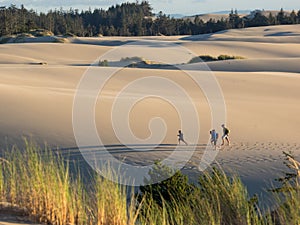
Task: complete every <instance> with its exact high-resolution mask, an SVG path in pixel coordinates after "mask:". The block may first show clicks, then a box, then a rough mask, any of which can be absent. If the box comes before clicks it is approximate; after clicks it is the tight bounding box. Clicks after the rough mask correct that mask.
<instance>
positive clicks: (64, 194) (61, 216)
mask: <svg viewBox="0 0 300 225" xmlns="http://www.w3.org/2000/svg"><path fill="white" fill-rule="evenodd" d="M289 162H290V164H289V165H290V168H291V169H293V170H294V171H295V173H294V174H295V177H294V178H295V179H296V180H295V179H294V180H293V182H291V183H290V184H288V185H289V186H288V187H289V188H287V189H285V190H286V191H285V192H284V193H275V196H276V197H277V199H278V200H277V204H278V207H277V208H276V210H274V211H273V212H269V213H264V214H262V213H260V209H259V207H258V206H257V205H256V202H255V201H254V200H251V199H250V198H249V195H248V193H247V190H246V188H245V186H244V185H243V184H242V182H241V181H240V179H239V177H238V176H236V175H230V176H228V175H226V174H225V173H224V172H222V170H221V169H212V170H211V171H207V172H204V173H203V174H202V175H201V176H200V177H199V181H198V184H190V183H189V182H188V179H187V177H185V176H184V175H182V174H181V173H180V172H179V171H178V172H176V173H175V175H174V176H172V177H170V178H169V179H167V180H165V181H163V182H161V183H159V184H152V185H148V186H146V187H143V188H140V192H139V194H138V195H135V194H134V193H133V191H132V190H130V189H129V188H128V187H126V186H122V185H120V184H117V183H114V182H112V181H110V180H108V179H104V178H103V177H101V176H100V175H92V176H91V179H90V183H89V184H87V183H83V181H82V180H83V179H82V177H81V175H80V173H79V172H78V173H77V174H75V175H74V174H73V171H70V169H69V164H68V160H65V159H64V158H63V157H61V156H60V155H58V154H55V153H53V151H52V150H51V149H49V148H47V147H45V148H39V147H38V146H37V145H35V144H34V143H33V142H32V141H25V148H24V149H21V150H20V149H18V148H13V149H12V150H11V151H5V152H4V153H3V158H2V159H1V160H0V198H1V201H6V202H9V203H12V204H13V205H17V206H18V207H21V208H25V209H26V211H27V213H28V215H30V217H31V219H32V220H33V221H35V222H45V223H48V224H58V225H67V224H78V225H81V224H82V225H110V224H112V225H114V224H115V225H125V224H126V225H133V224H147V225H148V224H153V225H156V224H162V225H181V224H182V225H185V224H204V225H206V224H209V225H227V224H230V225H275V224H276V225H284V224H300V188H299V179H300V176H299V175H300V170H299V168H300V164H299V162H297V161H296V160H295V159H294V158H292V157H291V158H290V159H289ZM158 169H161V171H155V173H160V172H161V173H162V174H165V173H166V172H167V173H168V172H170V171H169V169H168V168H164V167H160V168H159V167H158ZM104 172H105V175H106V177H107V176H108V177H111V178H114V176H116V175H117V173H116V171H112V170H110V169H109V168H107V169H106V170H105V171H104ZM102 173H103V171H102ZM155 173H153V171H152V175H154V176H156V175H157V174H155ZM85 180H86V179H85ZM295 181H297V182H295ZM267 212H268V211H267Z"/></svg>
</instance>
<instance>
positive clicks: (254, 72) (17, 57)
mask: <svg viewBox="0 0 300 225" xmlns="http://www.w3.org/2000/svg"><path fill="white" fill-rule="evenodd" d="M299 27H300V26H299V25H291V26H277V27H260V28H249V29H241V30H230V31H226V32H221V33H217V34H213V35H202V36H193V37H187V36H185V37H139V38H127V37H126V38H125V37H123V38H119V37H115V38H108V37H103V38H89V39H85V38H78V39H70V43H64V44H58V43H24V44H5V45H0V105H1V107H0V146H1V148H7V146H10V145H12V144H21V143H22V135H29V136H32V137H33V138H34V139H35V140H37V141H38V142H39V143H44V142H47V143H48V144H49V145H50V146H52V147H59V148H65V149H69V148H72V147H75V149H76V141H75V138H74V134H73V127H72V107H73V100H74V96H75V93H76V87H77V85H78V83H79V81H80V79H81V77H82V75H83V74H84V73H85V72H86V70H87V69H88V68H89V65H90V64H91V63H93V62H94V60H96V59H97V58H98V57H99V56H101V55H102V54H104V53H105V52H107V51H109V50H111V49H113V48H114V47H117V46H119V45H121V44H124V43H128V42H132V41H135V40H164V41H169V42H174V43H178V44H180V45H182V46H184V47H186V48H188V49H190V50H191V51H193V52H195V54H196V55H212V56H218V55H221V54H228V55H236V56H243V57H245V58H246V59H243V60H229V61H218V62H210V63H207V64H208V66H209V67H210V68H211V70H212V71H213V73H214V74H215V75H216V78H217V80H218V82H219V84H220V87H221V89H222V91H223V94H224V98H225V102H226V107H227V125H228V127H229V128H230V130H231V133H230V136H231V139H232V141H233V144H232V146H230V147H226V148H225V149H223V150H222V151H220V153H219V155H218V157H217V162H219V163H220V164H221V166H223V167H224V168H225V169H226V170H234V171H237V172H238V173H239V174H240V175H241V177H242V179H243V180H244V181H245V183H246V184H247V186H248V187H249V188H250V193H254V192H257V191H259V190H261V189H262V188H264V187H265V183H266V182H269V181H270V180H273V178H275V177H277V176H278V175H280V171H281V170H282V169H284V168H283V164H282V154H281V152H282V151H294V154H295V155H296V156H299V151H300V149H299V146H300V140H299V133H300V132H299V124H300V117H299V113H300V66H299V59H300V41H299V40H300V39H299V35H300V33H299ZM141 57H142V56H141ZM183 63H184V62H183ZM196 68H197V67H196ZM94 69H95V71H96V72H97V73H99V76H101V73H103V72H104V71H105V70H108V69H109V68H103V67H97V68H96V67H95V68H94ZM190 69H193V68H190ZM149 76H161V77H164V78H169V79H172V80H174V82H177V83H178V84H180V85H181V86H183V87H185V88H186V89H187V90H188V93H189V94H190V95H191V96H192V98H193V100H194V102H195V104H196V108H197V110H198V112H199V115H200V123H201V129H200V140H199V143H191V144H197V145H199V146H198V147H197V150H196V155H195V156H194V157H195V158H192V159H191V161H190V163H189V164H188V165H187V166H186V169H185V171H186V172H187V173H188V174H193V173H194V172H195V171H196V169H195V168H196V167H195V165H196V164H197V160H199V158H200V157H201V154H202V153H203V151H204V147H205V146H206V144H207V142H208V131H209V130H210V129H211V124H210V119H211V118H210V117H211V116H210V111H209V105H208V103H207V101H206V98H205V96H204V95H203V93H200V92H199V89H198V88H197V87H196V86H195V84H193V83H192V82H191V81H190V80H188V79H186V76H184V73H183V72H182V71H176V70H158V69H155V70H154V69H153V70H152V69H138V68H126V69H122V70H121V71H119V72H118V73H117V74H116V75H115V76H114V78H113V79H112V80H110V82H109V83H108V84H107V86H106V87H105V88H104V90H103V92H102V93H101V97H102V98H101V100H98V101H97V103H96V107H95V110H96V117H95V121H96V124H97V129H98V132H99V135H100V136H101V138H102V139H103V141H104V143H105V144H112V145H115V144H118V140H117V138H116V137H115V134H114V130H113V129H112V125H111V119H110V118H111V117H110V116H111V107H112V105H113V100H114V99H115V97H116V96H117V94H118V92H119V91H120V90H121V89H122V88H124V87H125V86H126V85H127V84H128V83H130V82H131V81H133V80H135V79H137V78H141V77H149ZM152 89H153V90H154V89H155V86H149V85H141V86H139V87H138V88H136V89H134V90H132V91H131V92H130V96H135V95H137V94H139V93H148V92H147V91H151V90H152ZM161 94H164V95H170V96H172V93H169V92H168V90H163V91H162V92H161ZM86 99H87V100H89V96H88V95H87V97H86ZM182 101H183V99H180V98H179V99H178V100H177V103H180V104H182V105H183V106H184V104H186V103H184V102H182ZM123 117H124V115H123V114H121V113H120V118H123ZM153 117H163V118H164V119H165V123H166V124H167V125H168V130H167V132H166V137H165V138H164V140H163V143H164V144H167V145H170V146H171V147H166V146H165V147H161V148H160V149H159V150H158V151H153V152H151V151H148V152H138V153H136V152H128V151H125V150H126V148H125V149H124V148H123V149H121V150H119V152H115V155H116V157H117V156H118V155H119V156H118V157H123V156H125V157H127V159H128V160H131V163H151V160H154V159H157V158H160V159H161V157H162V156H164V154H168V151H169V150H170V148H171V149H172V144H176V142H177V138H176V133H177V130H178V129H179V128H180V120H179V118H178V115H177V113H176V110H174V108H173V107H172V106H171V105H170V104H168V103H166V102H164V101H161V100H159V99H155V98H150V99H147V100H145V101H144V102H139V104H137V105H136V106H135V108H134V109H133V110H132V115H131V116H130V119H129V120H130V126H131V129H132V130H133V131H134V133H135V134H136V135H137V136H138V137H139V138H146V137H148V136H149V135H150V134H151V132H150V131H149V127H148V123H149V121H150V120H151V118H153ZM124 118H125V117H124ZM216 129H217V130H218V132H219V133H221V128H220V127H217V128H216ZM186 139H187V141H189V136H188V135H187V136H186ZM122 150H123V151H122ZM77 153H78V152H77ZM77 153H76V154H77ZM120 155H121V156H120ZM194 159H195V160H194ZM193 160H194V161H193ZM265 177H268V179H267V180H266V179H265Z"/></svg>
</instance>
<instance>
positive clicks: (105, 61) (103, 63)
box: [98, 59, 109, 67]
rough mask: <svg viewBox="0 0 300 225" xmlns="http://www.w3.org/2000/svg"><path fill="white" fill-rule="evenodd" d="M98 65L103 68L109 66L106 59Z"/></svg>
mask: <svg viewBox="0 0 300 225" xmlns="http://www.w3.org/2000/svg"><path fill="white" fill-rule="evenodd" d="M98 65H99V66H103V67H106V66H109V64H108V61H107V60H106V59H105V60H102V61H99V63H98Z"/></svg>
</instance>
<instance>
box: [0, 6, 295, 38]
mask: <svg viewBox="0 0 300 225" xmlns="http://www.w3.org/2000/svg"><path fill="white" fill-rule="evenodd" d="M299 23H300V10H299V11H294V10H293V11H292V12H289V13H286V12H285V11H284V10H283V9H281V10H280V11H279V12H278V13H277V14H276V15H273V14H272V13H270V14H269V15H268V16H265V15H263V13H262V12H261V11H257V12H256V13H255V14H254V16H252V17H245V16H244V17H243V16H241V15H239V13H238V11H237V10H231V12H230V13H229V16H228V18H225V19H224V18H222V19H220V20H214V19H210V20H208V21H203V20H202V19H201V18H200V16H195V17H194V18H193V19H186V18H181V19H175V18H173V17H171V16H169V15H166V14H164V13H163V12H159V13H158V14H156V15H155V14H154V13H153V12H152V8H151V5H150V3H149V2H147V1H142V2H138V1H137V2H135V3H128V2H127V3H122V4H120V5H119V4H117V5H115V6H111V7H110V8H108V9H107V10H104V9H94V10H91V9H89V10H85V11H84V10H82V11H80V10H78V9H72V8H70V9H68V10H64V9H62V8H61V9H59V10H58V9H55V10H49V11H48V12H47V13H44V12H36V11H34V10H33V9H26V8H25V7H24V6H23V5H21V6H20V7H16V5H10V6H2V7H0V36H5V35H12V34H19V33H27V32H30V31H31V30H34V29H45V30H48V31H50V32H52V33H53V34H54V35H76V36H81V37H94V36H157V35H167V36H169V35H196V34H205V33H214V32H218V31H221V30H226V29H235V28H246V27H256V26H268V25H281V24H299Z"/></svg>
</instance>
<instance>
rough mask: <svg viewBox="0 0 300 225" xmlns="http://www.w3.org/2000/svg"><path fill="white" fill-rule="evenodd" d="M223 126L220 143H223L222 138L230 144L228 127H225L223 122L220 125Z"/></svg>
mask: <svg viewBox="0 0 300 225" xmlns="http://www.w3.org/2000/svg"><path fill="white" fill-rule="evenodd" d="M221 127H222V128H223V136H222V144H221V145H224V140H226V141H227V144H228V145H230V141H229V129H228V128H227V127H225V125H224V124H222V126H221Z"/></svg>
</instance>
